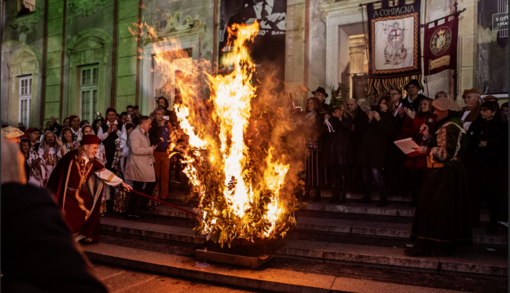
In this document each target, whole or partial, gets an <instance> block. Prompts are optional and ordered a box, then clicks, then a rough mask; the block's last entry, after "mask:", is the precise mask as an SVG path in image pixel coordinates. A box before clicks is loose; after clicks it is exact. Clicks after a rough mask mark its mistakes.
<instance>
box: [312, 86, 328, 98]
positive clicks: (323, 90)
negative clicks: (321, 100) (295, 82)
mask: <svg viewBox="0 0 510 293" xmlns="http://www.w3.org/2000/svg"><path fill="white" fill-rule="evenodd" d="M316 92H318V93H323V94H324V95H325V96H326V98H327V97H328V94H326V90H325V89H324V88H322V87H318V88H317V89H316V90H315V91H314V92H312V94H314V95H315V93H316Z"/></svg>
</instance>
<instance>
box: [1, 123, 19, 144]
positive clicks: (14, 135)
mask: <svg viewBox="0 0 510 293" xmlns="http://www.w3.org/2000/svg"><path fill="white" fill-rule="evenodd" d="M23 134H24V133H23V132H22V131H21V130H19V129H18V128H15V127H12V126H7V127H5V128H2V136H4V137H5V138H7V140H9V141H11V142H14V143H17V144H19V143H20V142H21V140H20V137H21V136H23Z"/></svg>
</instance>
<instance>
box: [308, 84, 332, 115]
mask: <svg viewBox="0 0 510 293" xmlns="http://www.w3.org/2000/svg"><path fill="white" fill-rule="evenodd" d="M312 94H313V96H314V97H315V98H317V99H319V101H321V104H322V109H324V110H326V111H327V110H328V108H329V105H328V104H326V98H327V97H328V94H326V90H325V89H324V88H322V87H318V88H317V89H316V90H315V91H313V92H312Z"/></svg>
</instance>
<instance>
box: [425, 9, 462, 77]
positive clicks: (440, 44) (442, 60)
mask: <svg viewBox="0 0 510 293" xmlns="http://www.w3.org/2000/svg"><path fill="white" fill-rule="evenodd" d="M438 22H439V21H438V20H436V21H435V22H433V23H430V24H427V25H426V26H425V38H424V40H425V45H424V46H423V61H424V62H423V64H424V66H425V75H431V74H435V73H439V72H441V71H443V70H445V69H453V70H456V69H457V35H458V29H459V18H458V15H455V16H452V17H450V19H449V20H447V21H445V23H443V24H440V25H439V24H438Z"/></svg>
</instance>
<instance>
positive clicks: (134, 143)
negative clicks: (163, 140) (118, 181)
mask: <svg viewBox="0 0 510 293" xmlns="http://www.w3.org/2000/svg"><path fill="white" fill-rule="evenodd" d="M151 123H152V119H151V118H149V117H147V116H140V118H139V120H138V126H137V127H136V128H135V129H134V130H133V131H132V132H131V134H130V135H129V146H130V148H129V155H128V158H127V163H126V172H125V173H124V178H125V179H126V180H131V181H133V189H134V190H135V191H138V192H141V193H143V194H146V195H149V196H150V195H152V191H153V190H154V188H155V187H156V172H155V169H154V168H155V167H154V151H155V149H156V148H157V147H158V146H157V145H153V146H151V142H150V139H149V130H150V128H151ZM148 202H149V199H148V198H147V197H145V196H144V197H143V198H140V195H138V194H136V193H132V194H131V196H130V197H129V204H128V207H127V214H128V219H140V215H139V214H138V212H137V208H138V209H140V210H154V208H153V207H147V203H148Z"/></svg>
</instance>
